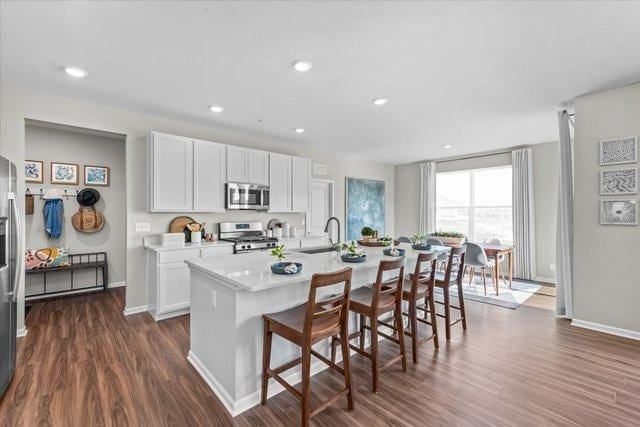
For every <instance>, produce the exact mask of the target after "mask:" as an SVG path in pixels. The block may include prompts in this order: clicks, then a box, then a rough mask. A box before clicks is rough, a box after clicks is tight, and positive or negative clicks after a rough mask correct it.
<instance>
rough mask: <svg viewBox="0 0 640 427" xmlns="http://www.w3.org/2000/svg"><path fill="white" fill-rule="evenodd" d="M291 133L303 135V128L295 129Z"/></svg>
mask: <svg viewBox="0 0 640 427" xmlns="http://www.w3.org/2000/svg"><path fill="white" fill-rule="evenodd" d="M293 131H294V132H295V133H304V128H295V129H294V130H293Z"/></svg>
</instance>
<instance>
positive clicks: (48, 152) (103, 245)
mask: <svg viewBox="0 0 640 427" xmlns="http://www.w3.org/2000/svg"><path fill="white" fill-rule="evenodd" d="M25 158H27V159H29V160H41V161H44V183H42V184H38V183H26V184H25V185H26V186H27V187H29V188H33V189H36V191H37V189H38V188H45V189H47V188H58V189H61V190H68V191H69V192H70V193H71V194H75V192H76V191H77V190H81V189H83V188H85V186H84V185H83V184H84V181H83V178H84V175H83V173H84V170H83V166H84V165H87V164H89V165H97V166H108V167H109V168H110V185H109V186H106V187H96V188H97V190H98V191H99V192H100V196H101V198H100V201H99V202H98V204H97V205H96V209H97V210H98V211H100V212H102V213H103V214H104V217H105V224H104V226H103V228H102V229H101V230H100V231H99V232H97V233H91V234H87V233H81V232H79V231H77V230H75V229H74V228H73V226H72V225H71V217H72V216H73V214H74V213H75V212H77V211H78V208H79V205H78V202H77V201H76V199H75V197H70V198H64V199H63V203H64V217H65V223H64V228H63V231H62V235H61V236H60V238H59V239H49V238H48V237H47V235H46V233H45V232H44V216H43V214H42V207H43V206H44V200H41V199H40V197H38V196H34V214H33V215H28V216H26V219H25V244H26V248H27V249H40V248H46V247H51V246H69V250H70V252H71V253H86V252H106V253H107V259H108V261H109V282H110V283H118V282H124V281H125V275H126V271H125V252H126V243H125V238H126V233H125V230H126V227H127V211H126V188H125V185H126V180H125V143H124V138H113V137H106V136H99V135H95V134H94V135H91V134H87V133H80V132H77V131H71V130H64V129H52V128H49V127H40V126H27V127H26V129H25ZM52 161H55V162H63V163H75V164H77V165H79V170H78V175H79V185H59V184H51V162H52ZM42 281H43V280H42V276H40V275H33V276H28V277H27V281H26V284H27V285H26V286H27V289H26V291H27V294H32V293H36V292H42V290H41V288H42ZM93 283H95V275H94V274H92V272H91V271H83V272H82V273H80V272H78V274H76V275H74V286H76V287H80V286H88V285H91V284H93ZM47 284H48V290H54V289H55V290H63V289H68V284H69V273H67V272H64V273H59V274H55V275H54V274H51V275H49V276H48V277H47Z"/></svg>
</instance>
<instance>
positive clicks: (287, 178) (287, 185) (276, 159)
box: [269, 153, 291, 212]
mask: <svg viewBox="0 0 640 427" xmlns="http://www.w3.org/2000/svg"><path fill="white" fill-rule="evenodd" d="M269 190H270V193H269V211H271V212H291V156H286V155H284V154H276V153H270V154H269Z"/></svg>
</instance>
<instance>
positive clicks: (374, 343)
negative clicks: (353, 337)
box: [363, 313, 378, 393]
mask: <svg viewBox="0 0 640 427" xmlns="http://www.w3.org/2000/svg"><path fill="white" fill-rule="evenodd" d="M369 324H370V325H371V384H372V390H373V392H374V393H377V392H378V317H377V313H374V314H373V316H371V319H370V320H369ZM363 342H364V341H363Z"/></svg>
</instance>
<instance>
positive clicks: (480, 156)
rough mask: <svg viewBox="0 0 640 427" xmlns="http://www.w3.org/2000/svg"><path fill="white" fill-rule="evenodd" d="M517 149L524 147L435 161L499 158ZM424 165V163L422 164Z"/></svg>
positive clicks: (447, 161)
mask: <svg viewBox="0 0 640 427" xmlns="http://www.w3.org/2000/svg"><path fill="white" fill-rule="evenodd" d="M517 148H522V147H514V148H513V149H511V150H505V151H493V152H491V153H484V154H476V155H472V156H464V157H449V158H446V159H441V160H433V161H434V162H436V163H449V162H456V161H458V160H469V159H479V158H482V157H491V156H499V155H500V154H510V153H511V151H513V150H515V149H517ZM421 163H424V162H421Z"/></svg>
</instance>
